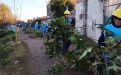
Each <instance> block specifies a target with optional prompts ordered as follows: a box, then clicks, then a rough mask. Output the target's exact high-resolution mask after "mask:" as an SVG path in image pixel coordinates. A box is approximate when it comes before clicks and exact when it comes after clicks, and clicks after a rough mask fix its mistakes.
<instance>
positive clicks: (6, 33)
mask: <svg viewBox="0 0 121 75" xmlns="http://www.w3.org/2000/svg"><path fill="white" fill-rule="evenodd" d="M9 34H15V32H14V31H12V30H7V31H5V32H4V33H2V34H1V35H0V37H5V36H7V35H9Z"/></svg>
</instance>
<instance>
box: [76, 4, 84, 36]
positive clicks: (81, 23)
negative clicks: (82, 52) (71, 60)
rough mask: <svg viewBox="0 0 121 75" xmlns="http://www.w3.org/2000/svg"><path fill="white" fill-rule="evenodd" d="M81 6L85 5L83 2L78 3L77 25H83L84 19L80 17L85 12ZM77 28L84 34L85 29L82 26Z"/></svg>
mask: <svg viewBox="0 0 121 75" xmlns="http://www.w3.org/2000/svg"><path fill="white" fill-rule="evenodd" d="M81 7H83V4H82V2H80V3H77V4H76V25H75V27H83V20H84V19H80V17H79V16H80V14H83V12H82V8H81ZM77 29H78V30H79V32H80V34H81V35H83V29H82V28H77Z"/></svg>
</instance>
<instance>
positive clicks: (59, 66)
mask: <svg viewBox="0 0 121 75" xmlns="http://www.w3.org/2000/svg"><path fill="white" fill-rule="evenodd" d="M64 66H65V64H64V63H63V62H62V63H60V64H59V63H55V64H54V65H53V66H52V67H51V68H50V69H49V70H48V71H49V73H56V74H59V73H60V72H61V71H62V70H63V68H64Z"/></svg>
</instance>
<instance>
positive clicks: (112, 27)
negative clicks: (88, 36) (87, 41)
mask: <svg viewBox="0 0 121 75" xmlns="http://www.w3.org/2000/svg"><path fill="white" fill-rule="evenodd" d="M105 28H106V29H108V30H109V31H112V32H113V33H114V34H113V35H112V37H113V38H114V39H115V38H116V36H117V35H118V36H120V38H119V39H118V41H120V40H121V9H117V10H115V11H114V12H113V14H112V20H111V23H110V24H108V25H106V26H105ZM105 37H107V34H105V30H103V31H102V33H101V36H100V37H99V40H98V46H99V47H103V46H105V43H104V41H105Z"/></svg>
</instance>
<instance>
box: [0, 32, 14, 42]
mask: <svg viewBox="0 0 121 75" xmlns="http://www.w3.org/2000/svg"><path fill="white" fill-rule="evenodd" d="M14 40H15V34H9V35H7V36H4V37H3V38H2V39H1V42H0V43H1V44H5V43H7V42H9V41H14Z"/></svg>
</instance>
